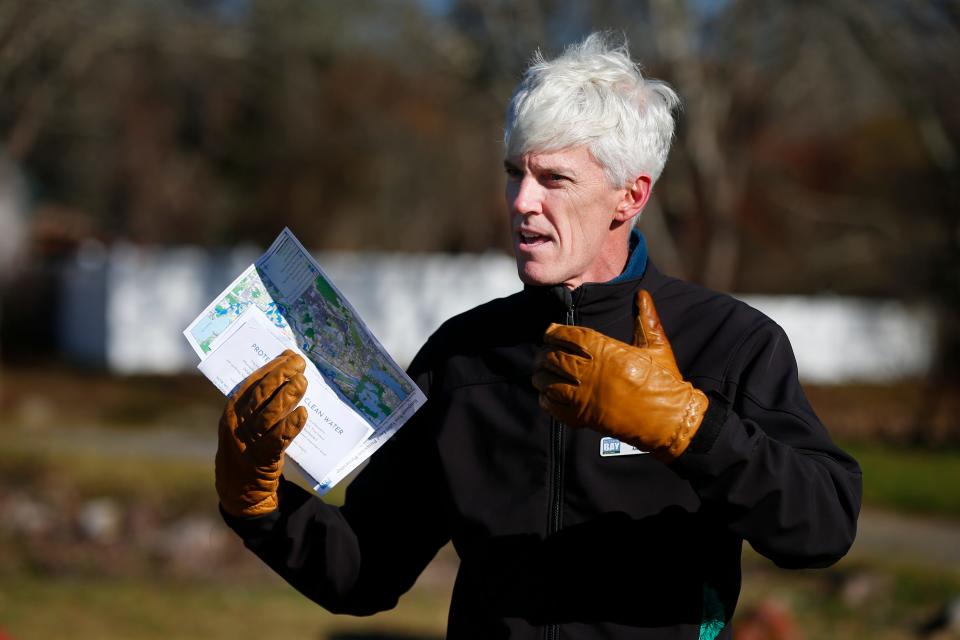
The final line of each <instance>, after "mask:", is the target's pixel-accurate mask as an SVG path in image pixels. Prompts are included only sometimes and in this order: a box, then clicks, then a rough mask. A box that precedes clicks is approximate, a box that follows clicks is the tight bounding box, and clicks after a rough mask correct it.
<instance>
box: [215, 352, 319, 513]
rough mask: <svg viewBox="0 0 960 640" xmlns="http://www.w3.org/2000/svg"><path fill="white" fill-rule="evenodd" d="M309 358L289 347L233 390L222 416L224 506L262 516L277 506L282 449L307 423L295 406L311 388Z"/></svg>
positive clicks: (219, 464)
mask: <svg viewBox="0 0 960 640" xmlns="http://www.w3.org/2000/svg"><path fill="white" fill-rule="evenodd" d="M305 368H306V363H305V362H304V360H303V358H301V357H300V356H299V355H297V354H296V353H294V352H293V351H290V350H289V349H288V350H286V351H284V352H283V353H282V354H280V355H279V356H277V357H276V358H274V359H273V360H271V361H270V362H268V363H267V364H265V365H264V366H262V367H260V368H259V369H257V370H256V371H254V372H253V373H252V374H250V376H249V377H247V379H246V380H244V381H243V383H241V384H240V386H239V387H237V389H236V390H235V391H234V392H233V393H232V394H231V395H230V398H229V399H228V400H227V406H226V408H225V409H224V410H223V416H222V417H221V418H220V432H219V442H218V446H217V457H216V486H217V494H218V495H219V496H220V504H221V506H222V507H223V510H224V511H226V512H227V513H229V514H230V515H232V516H240V517H249V516H259V515H263V514H265V513H270V512H271V511H274V510H275V509H276V508H277V506H278V499H277V487H278V486H279V485H280V473H281V472H282V471H283V452H284V450H285V449H286V448H287V445H289V444H290V441H291V440H293V439H294V438H295V437H296V435H297V434H298V433H300V430H301V429H303V425H304V424H306V422H307V410H306V408H305V407H299V408H296V409H295V407H296V406H297V404H298V403H299V402H300V400H301V398H303V394H304V392H305V391H306V390H307V379H306V378H305V377H304V375H303V372H304V369H305Z"/></svg>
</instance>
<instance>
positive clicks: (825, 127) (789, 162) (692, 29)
mask: <svg viewBox="0 0 960 640" xmlns="http://www.w3.org/2000/svg"><path fill="white" fill-rule="evenodd" d="M958 20H960V11H958V8H957V4H956V3H954V2H945V1H932V2H907V1H905V0H878V1H876V2H870V3H863V2H858V1H856V0H831V1H830V2H826V1H811V2H782V1H779V0H776V1H775V0H751V1H742V2H738V1H733V0H729V1H721V0H717V1H713V2H709V1H705V0H697V1H694V0H690V1H688V2H675V1H674V0H645V1H642V2H637V1H633V0H631V1H621V0H601V1H597V2H591V3H574V2H563V1H558V0H541V1H532V0H527V1H523V2H502V1H501V2H497V1H494V2H481V1H479V0H434V1H432V2H414V1H412V0H410V1H406V2H400V1H393V2H376V1H373V0H355V1H352V2H347V3H330V2H317V1H315V0H269V1H267V0H262V1H257V0H166V1H164V2H158V1H149V0H60V1H57V2H52V1H49V2H48V1H37V2H29V3H24V2H18V1H16V0H3V1H0V95H2V96H3V100H2V101H0V144H2V148H3V149H4V150H5V153H6V155H7V156H8V157H9V158H11V159H12V160H14V161H15V162H17V163H18V164H20V165H22V167H23V168H24V169H25V171H26V173H27V175H28V176H29V180H30V185H31V194H32V198H33V199H34V201H35V207H34V215H35V218H34V220H33V221H32V224H33V226H34V228H35V229H37V231H38V232H39V233H40V234H41V235H42V236H43V238H42V240H43V242H45V243H50V244H59V243H70V242H73V241H76V240H77V239H78V238H80V237H84V236H87V235H92V236H95V237H99V238H102V239H105V240H110V239H115V238H125V239H132V240H134V241H137V242H145V243H160V244H172V243H176V244H181V243H191V244H202V245H206V246H217V245H232V244H236V243H239V242H254V243H257V244H259V245H261V246H265V245H266V244H268V243H269V241H270V240H271V239H272V237H273V236H274V235H275V233H276V229H277V228H278V226H279V224H287V225H290V226H291V227H293V228H296V229H297V231H298V234H300V235H301V237H303V238H305V240H306V242H307V244H308V245H310V246H311V247H314V248H317V249H334V248H335V249H367V250H371V249H372V250H391V251H392V250H396V251H451V252H457V251H485V250H488V249H508V248H509V245H508V240H507V236H506V230H505V225H504V223H503V205H502V204H501V191H502V180H501V178H500V173H501V169H500V166H501V159H502V149H501V142H500V140H501V135H502V134H501V127H502V121H503V110H504V105H505V103H506V101H507V99H508V98H509V93H510V90H511V88H512V86H513V85H514V83H515V82H516V80H517V78H518V77H519V74H520V72H521V71H522V69H523V67H524V65H525V63H526V61H527V60H528V59H529V56H530V54H531V52H532V51H533V50H534V49H535V48H537V47H541V48H542V49H543V50H544V51H545V52H548V53H549V52H556V51H558V50H559V49H561V48H562V46H563V45H564V44H565V43H568V42H570V41H572V40H574V39H576V38H579V37H582V36H583V35H584V34H586V33H587V32H589V31H591V30H593V29H596V28H610V29H614V30H616V31H622V32H623V33H624V34H625V35H626V36H627V38H628V39H629V41H630V43H631V45H632V51H633V54H634V57H636V58H638V59H640V60H641V61H643V63H644V65H645V69H646V71H647V72H648V74H650V75H652V76H654V77H660V78H663V79H666V80H668V81H669V82H671V83H672V84H673V85H674V86H675V87H676V88H677V90H678V91H679V93H680V95H681V96H682V97H683V104H684V106H683V111H682V113H681V114H680V119H679V122H680V127H679V131H678V140H677V143H676V145H675V147H674V150H673V154H672V156H671V160H670V162H669V164H668V167H667V170H666V172H665V173H664V176H663V179H662V180H661V182H660V184H659V185H658V188H657V190H656V196H657V197H656V202H655V203H654V206H651V207H650V209H649V210H648V211H647V212H646V213H645V218H646V219H645V222H644V225H645V229H646V232H647V233H648V234H649V235H650V236H651V245H652V247H653V251H654V254H655V257H656V258H657V259H658V261H659V263H660V264H661V265H662V266H663V267H664V268H665V269H666V270H668V271H670V272H674V273H677V274H679V275H684V276H686V277H688V278H691V279H693V280H697V281H701V282H704V283H706V284H708V285H711V286H715V287H717V288H720V289H724V290H736V291H742V292H774V293H776V292H783V291H789V292H822V291H834V292H840V293H855V294H875V295H895V296H897V297H908V298H909V297H916V296H927V295H930V294H932V293H933V292H935V291H937V290H938V289H942V288H947V289H951V291H952V289H953V288H954V284H955V283H956V282H957V281H958V280H960V267H958V266H957V255H958V253H960V252H958V242H960V229H958V223H957V210H958V208H957V207H958V204H960V187H958V180H957V168H958V167H957V163H958V157H960V151H958V140H960V92H958V91H957V89H956V88H957V86H960V37H958V32H957V29H958ZM952 295H953V296H954V297H956V294H955V293H953V294H952ZM938 297H939V295H938Z"/></svg>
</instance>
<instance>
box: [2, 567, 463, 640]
mask: <svg viewBox="0 0 960 640" xmlns="http://www.w3.org/2000/svg"><path fill="white" fill-rule="evenodd" d="M448 602H449V594H447V593H444V592H437V591H431V590H428V589H424V588H419V589H418V588H417V587H415V588H414V590H413V591H412V592H411V593H409V594H407V595H406V596H405V597H404V598H403V599H402V600H401V602H400V604H399V605H398V606H397V607H396V608H395V609H394V610H392V611H389V612H384V613H381V614H377V615H376V616H373V617H370V618H352V617H349V616H334V615H332V614H330V613H327V612H326V611H325V610H323V609H322V608H320V607H318V606H317V605H315V604H313V603H312V602H310V601H308V600H307V599H306V598H304V597H303V596H301V595H300V594H299V593H296V592H295V591H294V590H293V589H292V588H290V587H288V586H286V585H285V584H279V583H277V582H276V581H275V580H272V579H270V580H265V581H262V582H260V583H256V584H242V585H236V584H202V583H200V584H198V583H192V582H173V581H164V580H160V581H142V580H112V579H102V580H101V579H84V580H50V579H41V578H38V577H32V576H23V575H19V576H16V577H10V576H4V577H3V578H0V630H2V631H5V632H6V633H7V634H9V635H10V637H12V638H63V637H69V638H74V639H75V640H86V639H91V640H92V639H94V638H124V639H125V640H147V639H154V638H164V639H169V640H173V639H178V638H183V639H188V638H189V639H193V638H205V639H209V640H216V639H218V638H223V639H224V640H227V639H230V640H233V639H235V638H286V639H288V640H296V639H298V638H309V639H315V640H322V639H324V638H328V637H330V636H331V635H332V634H335V633H343V632H346V631H350V632H354V633H358V632H361V631H363V632H373V631H385V630H390V632H392V633H396V632H403V633H405V634H410V635H412V636H416V637H424V638H440V637H441V636H442V634H443V630H444V628H445V626H446V614H447V607H448Z"/></svg>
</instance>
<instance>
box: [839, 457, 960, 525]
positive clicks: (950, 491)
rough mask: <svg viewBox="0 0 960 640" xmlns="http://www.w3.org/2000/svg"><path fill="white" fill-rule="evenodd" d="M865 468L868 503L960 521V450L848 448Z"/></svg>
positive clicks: (865, 501) (865, 497)
mask: <svg viewBox="0 0 960 640" xmlns="http://www.w3.org/2000/svg"><path fill="white" fill-rule="evenodd" d="M844 449H845V450H847V451H849V452H850V453H851V454H852V455H853V456H854V457H855V458H856V459H857V461H858V462H859V463H860V466H861V468H862V469H863V490H864V504H866V505H869V506H873V507H879V508H883V509H889V510H894V511H901V512H906V513H923V514H930V515H939V516H945V517H950V518H960V450H957V449H942V450H922V449H920V450H918V449H906V448H902V447H892V446H885V445H884V446H882V445H862V444H858V445H852V446H845V447H844Z"/></svg>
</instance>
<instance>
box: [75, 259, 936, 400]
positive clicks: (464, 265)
mask: <svg viewBox="0 0 960 640" xmlns="http://www.w3.org/2000/svg"><path fill="white" fill-rule="evenodd" d="M257 255H258V252H257V251H256V250H255V249H253V248H242V249H237V250H233V251H227V252H222V253H214V254H211V253H209V252H205V251H203V250H201V249H199V248H192V247H187V248H175V249H152V248H144V247H136V246H133V245H124V244H121V245H116V246H114V247H113V248H112V249H110V250H109V251H106V250H101V251H100V252H99V253H98V251H97V250H96V248H92V249H91V248H89V247H88V248H87V250H86V251H81V252H80V254H78V259H77V262H76V264H75V265H74V266H73V267H72V268H70V269H69V270H68V273H67V274H66V277H65V280H64V283H65V291H64V316H63V318H62V326H63V338H64V339H63V343H64V346H65V348H66V349H67V350H68V352H69V353H70V354H71V355H73V356H74V357H76V358H78V359H83V360H87V361H98V362H102V363H104V364H106V365H107V366H108V368H109V369H111V370H112V371H115V372H119V373H172V372H178V371H186V370H191V369H194V368H195V367H196V364H197V360H196V356H195V355H194V353H193V351H192V350H191V349H190V348H189V347H188V346H187V344H186V341H185V340H184V338H183V336H182V335H181V332H182V331H183V329H184V328H185V327H186V326H187V324H189V323H190V322H191V321H192V320H193V318H194V317H195V316H196V315H197V314H198V313H199V312H200V311H202V310H203V309H204V308H205V307H206V305H207V304H208V303H209V302H210V301H211V300H212V299H213V297H214V296H216V295H217V294H218V293H219V292H220V291H221V290H222V289H223V287H225V286H226V285H227V284H229V283H230V281H231V280H233V278H234V277H235V276H236V275H238V274H239V273H240V271H242V270H243V268H244V267H246V266H247V265H248V264H250V263H251V262H253V260H254V259H255V258H256V256H257ZM91 256H92V257H91ZM315 256H316V257H317V260H318V262H320V264H321V266H322V267H323V268H324V270H325V271H326V272H327V275H328V276H329V277H330V278H331V279H332V280H333V281H334V282H335V283H336V284H337V286H338V287H339V288H340V290H341V291H343V293H344V294H345V295H346V296H347V297H348V298H349V299H350V301H351V302H352V303H353V305H354V307H355V308H356V309H357V311H358V312H359V313H360V314H361V315H362V316H363V318H364V319H365V320H366V322H367V323H368V324H369V326H370V327H371V329H372V330H373V332H374V334H375V335H376V336H377V337H378V338H379V339H380V341H381V342H382V343H383V344H384V346H385V347H386V348H387V349H388V350H389V351H390V353H391V354H392V355H393V356H394V358H395V359H396V360H397V361H398V362H400V363H401V364H402V365H406V364H408V363H409V362H410V360H411V359H412V358H413V356H414V354H415V353H416V351H417V349H418V348H419V347H420V345H421V344H422V343H423V342H424V340H426V338H427V337H428V336H429V335H430V334H431V333H432V332H433V331H434V330H435V329H436V328H437V327H438V326H439V325H440V324H441V323H442V322H443V321H444V320H445V319H447V318H449V317H451V316H453V315H455V314H457V313H460V312H461V311H465V310H467V309H469V308H471V307H473V306H475V305H477V304H480V303H482V302H485V301H487V300H490V299H492V298H495V297H499V296H504V295H509V294H510V293H513V292H515V291H517V290H519V289H520V286H521V285H520V281H519V280H518V279H517V276H516V269H515V266H514V263H513V260H512V259H511V258H509V257H507V256H504V255H500V254H486V255H457V256H453V255H441V254H422V255H416V254H394V255H392V254H348V253H316V254H315ZM742 299H743V300H745V301H746V302H747V303H748V304H751V305H753V306H755V307H757V308H758V309H760V310H761V311H763V312H764V313H766V314H767V315H769V316H770V317H772V318H773V319H774V320H776V321H777V322H779V323H780V324H781V326H783V328H784V329H785V331H786V332H787V334H788V335H789V336H790V340H791V342H792V344H793V348H794V351H795V352H796V355H797V361H798V364H799V369H800V375H801V377H802V378H803V379H804V380H806V381H809V382H817V383H837V382H850V381H863V382H888V381H891V380H895V379H898V378H904V377H915V376H919V375H922V374H923V373H924V372H925V371H926V370H927V368H928V367H929V365H930V361H931V356H932V353H933V348H934V347H933V345H934V335H935V322H934V318H933V316H932V314H931V313H930V312H929V310H925V309H921V308H913V307H908V306H905V305H903V304H901V303H899V302H896V301H876V300H864V299H857V298H843V297H799V296H778V297H767V296H763V297H760V296H742ZM98 332H100V333H101V334H102V335H101V338H102V339H101V340H99V341H98V339H97V336H98Z"/></svg>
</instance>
